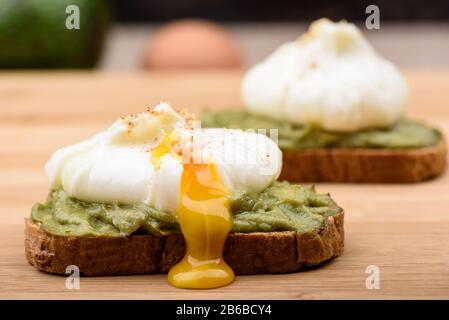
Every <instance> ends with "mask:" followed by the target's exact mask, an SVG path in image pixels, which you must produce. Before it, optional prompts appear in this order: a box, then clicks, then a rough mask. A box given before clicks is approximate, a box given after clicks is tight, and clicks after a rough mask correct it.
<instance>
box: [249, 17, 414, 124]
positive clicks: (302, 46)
mask: <svg viewBox="0 0 449 320" xmlns="http://www.w3.org/2000/svg"><path fill="white" fill-rule="evenodd" d="M241 91H242V98H243V101H244V103H245V106H246V108H247V109H248V111H250V112H252V113H254V114H260V115H264V116H268V117H271V118H273V119H277V120H285V121H289V122H291V123H295V124H299V125H301V124H316V125H317V126H319V127H321V128H323V129H326V130H329V131H340V132H350V131H357V130H362V129H366V128H372V127H386V126H389V125H391V124H393V123H394V122H396V121H397V120H398V119H399V118H400V117H401V115H402V113H403V109H404V106H405V102H406V98H407V95H408V88H407V84H406V82H405V80H404V78H403V77H402V75H401V74H400V72H399V71H398V69H397V68H396V67H395V66H394V65H393V64H392V63H390V62H389V61H387V60H385V59H384V58H382V57H381V56H380V55H378V54H377V53H376V52H375V51H374V49H373V48H372V47H371V45H370V44H369V43H368V41H367V40H366V39H365V38H364V37H363V35H362V33H361V32H360V30H359V29H357V27H356V26H355V25H353V24H350V23H347V22H345V21H341V22H338V23H334V22H331V21H330V20H328V19H320V20H317V21H315V22H313V23H312V24H311V25H310V27H309V29H308V31H307V32H306V33H305V34H304V35H302V36H301V37H300V38H299V39H298V40H296V41H293V42H289V43H285V44H283V45H282V46H281V47H279V48H278V49H277V50H276V51H275V52H274V53H272V54H271V55H270V56H269V57H268V58H266V59H265V60H264V61H262V62H261V63H259V64H257V65H256V66H254V67H253V68H252V69H250V70H249V71H248V72H247V73H246V75H245V77H244V79H243V82H242V88H241Z"/></svg>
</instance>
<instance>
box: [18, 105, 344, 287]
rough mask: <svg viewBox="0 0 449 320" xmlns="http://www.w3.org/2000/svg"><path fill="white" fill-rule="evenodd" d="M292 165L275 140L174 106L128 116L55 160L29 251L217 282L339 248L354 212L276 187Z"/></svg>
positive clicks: (51, 268) (38, 260)
mask: <svg viewBox="0 0 449 320" xmlns="http://www.w3.org/2000/svg"><path fill="white" fill-rule="evenodd" d="M281 167H282V154H281V151H280V150H279V148H278V147H277V145H276V144H275V143H274V142H273V141H272V140H271V139H269V138H268V137H267V136H265V135H261V134H256V133H252V132H244V131H242V130H231V129H200V128H196V126H195V121H193V119H192V118H191V116H190V115H188V114H187V113H186V112H175V111H174V110H173V109H172V108H171V107H170V106H169V105H167V104H160V105H158V106H157V107H155V108H154V109H152V110H148V111H147V112H143V113H140V114H136V115H131V116H127V117H123V118H121V119H119V120H117V122H115V123H114V124H113V125H112V126H111V127H110V128H109V129H107V130H106V131H104V132H101V133H99V134H97V135H95V136H94V137H92V138H90V139H87V140H85V141H83V142H80V143H77V144H74V145H71V146H67V147H65V148H62V149H60V150H58V151H57V152H55V153H54V154H53V156H52V157H51V159H50V160H49V161H48V163H47V165H46V168H45V169H46V173H47V176H48V177H49V179H50V182H51V191H50V193H49V196H48V199H47V201H46V202H45V203H43V204H36V205H34V206H33V208H32V212H31V217H30V218H29V219H27V220H26V240H25V250H26V257H27V259H28V261H29V263H31V264H32V265H33V266H35V267H36V268H38V269H40V270H43V271H46V272H50V273H56V274H64V273H65V272H66V267H67V266H69V265H76V266H78V268H79V269H80V272H81V274H83V275H86V276H106V275H131V274H151V273H167V272H168V280H169V282H170V283H171V284H173V285H174V286H176V287H181V288H212V287H219V286H223V285H226V284H228V283H230V282H231V281H232V280H233V278H234V273H236V274H260V273H284V272H292V271H296V270H299V269H300V268H302V267H305V266H314V265H317V264H319V263H321V262H323V261H325V260H328V259H331V258H333V257H336V256H338V255H340V254H341V252H342V250H343V244H344V232H343V215H344V213H343V210H342V209H341V208H340V207H338V206H337V205H336V203H335V202H334V201H333V200H332V199H331V198H330V196H329V195H328V194H320V193H318V192H316V191H315V189H314V188H313V187H304V186H301V185H296V184H289V183H287V182H277V181H276V179H277V178H278V176H279V174H280V171H281ZM186 243H187V245H186ZM183 257H184V258H183ZM223 257H224V258H223Z"/></svg>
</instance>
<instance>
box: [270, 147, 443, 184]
mask: <svg viewBox="0 0 449 320" xmlns="http://www.w3.org/2000/svg"><path fill="white" fill-rule="evenodd" d="M282 162H283V164H282V172H281V176H280V177H279V179H280V180H287V181H290V182H380V183H388V182H419V181H424V180H428V179H431V178H433V177H436V176H438V175H440V174H442V173H443V172H444V170H445V168H446V163H447V158H446V143H445V141H444V140H443V139H441V141H440V142H439V143H438V144H437V145H435V146H431V147H426V148H416V149H402V150H391V149H354V148H329V149H324V148H321V149H307V150H301V151H291V150H283V160H282Z"/></svg>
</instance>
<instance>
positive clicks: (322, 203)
mask: <svg viewBox="0 0 449 320" xmlns="http://www.w3.org/2000/svg"><path fill="white" fill-rule="evenodd" d="M230 204H231V211H232V214H233V222H234V225H233V228H232V231H233V232H257V231H262V232H269V231H285V230H292V231H296V232H300V233H303V232H311V231H316V230H319V229H320V228H321V227H322V226H323V223H324V220H325V218H326V217H329V216H333V215H336V214H338V213H340V212H341V210H342V209H341V208H339V207H338V206H337V205H336V204H335V202H334V201H333V200H332V199H331V198H330V196H329V195H328V194H320V193H317V192H316V191H315V188H314V187H313V186H312V187H304V186H301V185H296V184H289V183H287V182H275V183H273V184H272V185H271V186H269V187H268V188H266V189H265V190H264V191H262V192H260V193H248V192H243V191H236V192H234V193H233V194H232V195H231V197H230ZM31 218H32V220H33V221H34V222H38V223H41V227H42V228H43V229H44V230H45V231H47V232H49V233H51V234H56V235H65V236H87V235H90V236H127V235H131V234H168V233H173V232H179V231H180V230H179V225H178V223H177V221H176V218H175V216H174V215H172V214H170V213H167V212H163V211H159V210H156V209H154V208H152V207H150V206H148V205H146V204H143V203H142V204H137V205H132V206H130V205H120V204H106V203H94V202H84V201H80V200H77V199H73V198H70V197H69V196H68V195H67V193H65V192H64V191H63V190H51V191H50V194H49V196H48V199H47V201H46V203H45V204H40V203H38V204H35V205H34V206H33V208H32V211H31Z"/></svg>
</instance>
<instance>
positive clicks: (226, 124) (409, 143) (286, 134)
mask: <svg viewBox="0 0 449 320" xmlns="http://www.w3.org/2000/svg"><path fill="white" fill-rule="evenodd" d="M202 126H203V127H209V128H233V129H243V130H246V129H255V130H257V129H267V130H269V129H278V143H279V147H280V148H281V149H287V150H297V149H307V148H333V147H334V148H335V147H340V148H345V147H346V148H386V149H405V148H421V147H427V146H432V145H435V144H436V143H437V142H438V141H439V139H440V138H441V135H440V133H439V132H438V131H437V130H435V129H433V128H430V127H428V126H426V125H424V124H421V123H418V122H413V121H409V120H401V121H399V122H397V123H396V124H394V125H393V126H391V127H389V128H379V129H369V130H363V131H357V132H351V133H338V132H329V131H325V130H323V129H320V128H318V127H316V126H314V125H304V126H300V125H294V124H291V123H288V122H282V121H277V120H273V119H269V118H266V117H263V116H257V115H253V114H249V113H248V112H246V111H237V110H225V111H218V112H209V111H207V112H204V113H203V117H202Z"/></svg>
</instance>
